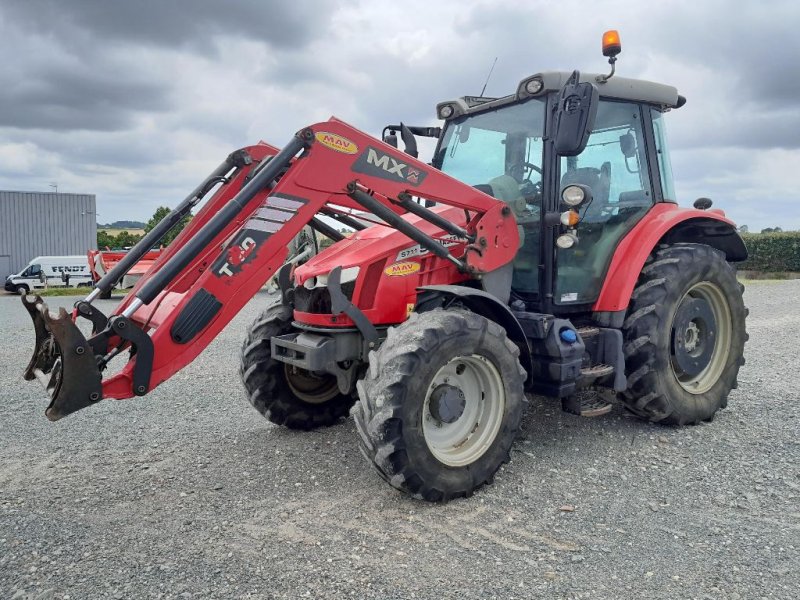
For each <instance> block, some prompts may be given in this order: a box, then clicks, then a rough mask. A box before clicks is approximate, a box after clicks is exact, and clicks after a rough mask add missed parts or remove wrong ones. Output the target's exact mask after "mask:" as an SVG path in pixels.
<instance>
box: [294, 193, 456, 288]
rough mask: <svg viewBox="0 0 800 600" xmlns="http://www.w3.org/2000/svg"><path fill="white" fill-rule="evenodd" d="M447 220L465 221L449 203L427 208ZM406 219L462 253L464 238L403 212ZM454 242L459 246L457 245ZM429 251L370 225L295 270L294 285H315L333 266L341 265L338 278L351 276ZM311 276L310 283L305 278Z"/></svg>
mask: <svg viewBox="0 0 800 600" xmlns="http://www.w3.org/2000/svg"><path fill="white" fill-rule="evenodd" d="M431 210H432V211H433V212H436V213H439V214H441V215H442V216H444V217H445V218H446V219H447V220H448V221H451V222H452V223H455V224H457V225H460V226H462V227H463V226H464V225H465V215H464V211H463V210H460V209H458V208H455V207H452V206H440V207H434V208H432V209H431ZM403 218H404V219H405V220H406V221H408V222H409V223H411V224H412V225H414V226H415V227H417V228H418V229H420V230H422V231H423V232H425V233H427V234H428V235H430V236H431V237H433V238H435V239H437V240H439V241H440V242H442V243H443V244H444V245H445V246H448V247H450V248H451V251H452V252H453V254H454V255H455V256H457V257H459V256H461V255H462V254H463V246H464V243H465V242H464V240H459V239H458V238H455V237H454V236H453V235H451V234H448V233H445V232H443V231H442V230H441V229H439V228H438V227H436V226H435V225H433V224H431V223H429V222H428V221H426V220H424V219H422V218H420V217H417V216H416V215H405V216H404V217H403ZM457 246H461V248H458V247H457ZM429 254H430V253H429V252H428V250H426V249H425V248H422V247H421V246H420V245H419V244H417V243H416V242H414V241H413V240H411V239H409V238H408V237H407V236H406V235H404V234H403V233H400V232H399V231H397V230H396V229H393V228H392V227H389V226H386V225H373V226H371V227H368V228H367V229H364V230H362V231H357V232H355V233H354V234H353V235H351V236H350V237H348V238H347V239H346V240H342V241H340V242H337V243H335V244H334V245H333V246H330V247H329V248H327V249H325V250H323V251H322V252H321V253H319V254H318V255H317V256H315V257H314V258H312V259H311V260H309V261H308V262H307V263H305V264H304V265H302V266H300V267H297V269H296V270H295V274H294V277H295V285H305V286H306V287H317V286H320V285H325V283H326V280H327V275H328V273H330V271H331V270H332V269H334V268H335V267H342V282H343V283H344V282H345V281H347V280H348V279H349V280H352V279H355V277H356V276H357V274H358V271H360V270H361V269H365V268H366V267H368V266H370V265H372V264H375V263H377V262H381V263H383V264H385V265H386V266H387V267H390V266H391V265H393V264H395V263H402V262H409V261H410V262H418V261H419V260H420V259H421V258H422V257H425V256H428V255H429ZM311 278H315V281H314V282H313V284H311V282H309V280H310V279H311Z"/></svg>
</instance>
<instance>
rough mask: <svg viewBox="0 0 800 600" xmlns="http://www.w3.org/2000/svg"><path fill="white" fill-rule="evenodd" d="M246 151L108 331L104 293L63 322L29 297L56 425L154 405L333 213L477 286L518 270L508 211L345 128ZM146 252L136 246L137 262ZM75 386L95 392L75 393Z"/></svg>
mask: <svg viewBox="0 0 800 600" xmlns="http://www.w3.org/2000/svg"><path fill="white" fill-rule="evenodd" d="M245 151H246V153H247V155H248V156H249V158H250V159H252V160H250V162H247V161H244V162H245V163H246V164H240V165H239V167H238V168H237V169H236V170H234V171H232V172H230V173H228V174H226V175H225V176H224V177H223V181H222V185H221V187H220V188H219V189H218V191H217V192H216V194H215V195H214V196H213V197H212V198H211V199H210V200H209V202H208V203H207V204H206V206H204V207H203V209H202V210H201V211H200V212H198V214H197V216H196V217H195V218H194V219H193V220H192V221H191V222H190V224H189V226H187V227H186V228H185V229H184V231H183V232H182V233H181V234H180V235H179V236H178V237H177V238H176V240H175V241H174V242H173V243H172V244H171V245H170V247H169V248H168V249H167V250H166V251H165V252H163V253H162V256H161V257H160V258H159V260H158V261H157V262H156V263H155V264H154V266H153V268H152V269H151V270H150V271H149V272H148V273H147V274H146V275H145V276H144V277H142V278H141V279H140V280H139V282H137V284H136V286H135V287H134V288H133V290H132V291H131V293H130V294H128V296H127V297H126V298H125V299H124V300H123V301H122V303H121V304H120V305H119V306H118V307H117V308H116V309H115V310H114V312H113V314H112V315H110V317H109V318H108V320H107V321H105V326H104V327H103V326H102V325H103V324H104V319H105V317H103V318H101V319H97V318H96V314H95V313H94V311H97V309H96V308H94V307H91V306H90V305H91V302H92V300H93V299H94V297H95V295H96V294H95V292H93V293H92V294H90V296H89V297H88V298H87V299H86V301H83V302H79V303H77V304H76V309H75V311H73V314H72V315H71V316H67V315H66V314H62V315H61V316H60V317H52V315H50V314H49V312H48V309H47V306H46V305H45V304H44V302H42V300H41V298H38V297H34V298H33V299H31V298H23V301H24V302H25V303H26V306H28V307H29V310H30V312H31V315H32V316H33V318H34V321H35V325H36V328H37V332H40V331H46V332H47V335H46V336H40V335H38V334H37V348H36V352H35V353H34V358H33V359H32V361H31V366H30V367H29V369H28V372H29V374H30V375H31V378H32V377H33V376H36V377H37V378H39V379H40V380H43V381H46V383H47V387H48V390H49V391H50V393H51V403H50V406H49V407H48V409H47V411H46V414H47V416H48V418H50V419H51V420H57V419H59V418H61V417H63V416H65V415H67V414H70V413H71V412H74V411H76V410H79V409H80V408H83V407H85V406H88V405H90V404H92V403H94V402H96V401H97V400H99V399H100V398H129V397H132V396H135V395H143V394H145V393H147V392H148V391H149V390H151V389H153V388H154V387H156V386H157V385H158V384H160V383H161V382H163V381H164V380H166V379H168V378H169V377H170V376H171V375H173V374H174V373H176V372H177V371H179V370H180V369H181V368H183V367H184V366H186V365H187V364H189V363H190V362H191V361H192V360H193V359H194V358H195V357H196V356H197V355H199V354H200V352H202V351H203V349H205V347H206V346H208V344H209V343H210V342H211V341H212V340H213V339H214V338H215V337H216V336H217V335H218V334H219V332H220V331H221V330H222V329H223V328H224V327H225V325H227V324H228V323H229V322H230V320H231V319H232V318H233V317H234V316H235V315H236V314H238V312H239V311H240V310H241V309H242V307H243V306H244V305H245V304H246V303H247V302H248V301H249V300H250V299H251V298H252V297H253V296H254V295H255V294H256V292H257V291H258V290H259V289H260V288H261V287H262V286H263V285H264V284H265V283H266V282H267V281H268V280H269V279H270V277H272V276H273V275H274V274H275V273H276V271H277V270H278V269H279V268H280V266H281V265H282V264H283V263H284V262H285V259H286V256H287V252H288V250H287V249H288V246H289V244H290V242H291V240H292V238H294V237H295V236H296V235H297V234H298V233H299V232H300V230H301V229H302V228H303V227H304V226H305V225H307V224H309V223H310V224H311V225H312V227H313V226H314V222H315V220H316V219H317V217H318V215H320V214H325V212H326V211H328V212H329V211H330V210H331V209H332V208H333V209H335V210H337V211H347V210H348V209H355V210H358V211H360V212H371V213H373V214H374V215H376V216H377V217H379V218H380V219H382V220H383V221H384V222H386V223H388V224H389V225H391V226H395V227H396V228H397V229H398V230H400V231H402V232H403V233H405V234H406V235H408V236H409V237H411V238H412V239H415V240H417V241H418V242H420V243H424V244H431V246H430V247H431V251H433V252H437V253H446V254H447V256H446V257H447V258H448V259H450V260H452V261H453V262H454V263H456V264H457V265H458V266H459V268H460V269H461V270H462V271H463V272H465V273H468V274H470V275H471V276H473V277H481V276H482V274H483V273H487V272H490V271H492V270H494V269H497V268H499V267H500V266H503V265H505V264H507V263H508V262H510V261H511V260H512V259H513V257H514V255H515V254H516V251H517V248H518V246H519V237H518V232H517V226H516V222H515V220H514V217H513V215H512V213H511V211H510V210H509V209H508V207H506V206H505V204H503V203H502V202H499V201H497V200H495V199H494V198H492V197H490V196H488V195H486V194H483V193H482V192H480V191H478V190H476V189H474V188H472V187H470V186H468V185H465V184H463V183H461V182H459V181H457V180H455V179H452V178H450V177H448V176H447V175H444V174H443V173H441V172H439V171H437V170H435V169H433V168H432V167H430V166H428V165H426V164H424V163H422V162H420V161H418V160H416V159H413V158H411V157H410V156H407V155H404V154H402V153H400V152H399V151H398V150H397V149H396V148H393V147H392V146H389V145H387V144H384V143H383V142H380V141H379V140H376V139H374V138H372V137H370V136H368V135H366V134H364V133H362V132H360V131H358V130H356V129H355V128H353V127H351V126H349V125H347V124H346V123H343V122H342V121H339V120H336V119H331V120H330V121H327V122H323V123H318V124H316V125H313V126H311V127H309V128H306V129H304V130H302V131H301V132H299V133H298V134H296V135H295V136H294V137H293V138H292V140H291V141H290V143H289V144H288V145H287V146H286V147H285V148H283V149H282V150H280V151H278V150H277V149H275V148H272V147H270V146H268V145H266V144H259V145H256V146H251V147H249V148H247V149H245ZM412 197H420V198H425V199H427V200H432V201H435V202H437V203H443V204H448V205H451V206H456V207H459V208H462V209H463V210H465V211H467V215H468V221H467V224H466V226H465V227H463V228H462V227H461V226H459V225H456V224H452V223H448V222H443V221H442V220H441V218H440V217H437V215H435V213H433V214H431V212H430V211H427V210H426V209H424V208H422V206H421V205H419V204H416V203H414V202H413V201H412ZM408 212H414V213H416V214H422V215H423V216H427V218H429V219H431V222H433V223H435V224H436V225H437V226H439V227H441V228H442V229H443V230H445V231H448V232H450V233H456V234H458V235H460V236H461V237H463V238H465V240H466V241H467V247H466V248H467V249H466V251H465V253H464V255H463V256H461V257H454V256H450V255H449V251H448V250H447V249H446V248H444V246H441V245H440V244H438V242H436V241H435V240H432V239H431V238H429V237H428V236H427V235H425V234H422V233H421V232H419V230H416V229H415V228H414V227H412V226H410V225H409V224H408V223H407V222H406V221H405V220H403V219H402V218H400V217H401V216H402V215H404V214H406V213H408ZM437 218H438V219H439V221H436V219H437ZM418 236H422V237H418ZM147 242H148V244H150V243H152V240H147ZM439 246H441V247H439ZM140 251H141V249H140V248H138V246H137V248H134V250H132V251H131V252H133V253H134V255H135V254H136V253H137V252H140ZM123 274H124V273H123ZM109 275H111V274H109ZM119 275H120V274H119V273H116V276H119ZM87 311H89V312H92V313H93V314H94V315H95V316H94V317H93V318H92V322H93V323H94V324H95V327H94V331H93V335H92V336H91V337H90V338H89V339H88V340H85V338H83V336H82V334H80V331H79V330H78V329H77V327H76V326H75V324H74V321H75V320H77V319H78V318H79V317H80V316H86V313H87ZM37 315H38V317H37ZM54 322H55V324H54ZM76 333H77V335H79V336H81V337H80V338H77V337H76ZM40 338H43V339H40ZM84 342H85V343H84ZM78 346H80V347H82V348H84V350H83V351H81V355H83V353H84V352H85V351H86V350H87V349H90V350H91V352H92V353H93V355H94V361H87V360H85V359H84V360H82V361H81V362H80V363H78V361H76V360H73V359H72V356H71V355H69V353H70V352H74V351H75V348H77V347H78ZM128 350H130V353H129V360H128V362H127V363H126V364H125V366H124V367H123V368H122V370H121V371H119V373H117V374H115V375H112V376H110V377H107V378H105V379H102V377H101V374H102V372H103V370H104V369H105V367H106V365H107V364H108V362H109V361H110V360H111V359H113V358H114V357H116V356H117V355H119V354H121V353H122V352H123V351H128ZM78 364H80V366H75V365H78ZM68 366H69V367H71V368H72V369H73V370H72V371H71V370H70V369H68V368H67V367H68ZM75 369H78V371H75ZM75 381H83V382H90V384H91V385H84V386H82V387H81V386H75V385H74V384H73V383H74V382H75ZM91 382H99V383H94V384H92V383H91ZM92 386H94V387H92ZM74 390H77V391H74ZM62 392H63V393H62ZM76 394H77V395H78V396H79V397H78V396H76Z"/></svg>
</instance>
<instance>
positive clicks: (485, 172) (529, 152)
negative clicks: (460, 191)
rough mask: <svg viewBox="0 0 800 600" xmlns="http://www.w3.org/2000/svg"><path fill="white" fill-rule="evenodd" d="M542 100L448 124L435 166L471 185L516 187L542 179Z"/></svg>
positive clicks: (481, 113) (505, 107)
mask: <svg viewBox="0 0 800 600" xmlns="http://www.w3.org/2000/svg"><path fill="white" fill-rule="evenodd" d="M544 114H545V111H544V101H543V100H541V99H532V100H528V101H527V102H524V103H522V104H514V105H511V106H503V107H500V108H497V109H495V110H489V111H485V112H480V113H477V114H473V115H465V116H463V117H460V118H458V119H453V120H452V121H450V122H449V123H448V124H447V128H446V129H445V132H444V137H443V139H442V145H441V147H440V149H439V154H438V156H437V161H436V163H437V164H438V166H439V168H440V169H441V170H442V171H443V172H445V173H447V174H448V175H450V176H451V177H455V178H456V179H459V180H460V181H463V182H464V183H468V184H470V185H491V182H492V180H493V179H496V178H498V177H502V176H509V177H512V178H513V179H514V180H515V181H516V182H517V183H518V184H523V183H524V182H526V181H530V182H532V183H535V182H536V181H539V180H541V177H540V171H541V164H542V132H543V130H544Z"/></svg>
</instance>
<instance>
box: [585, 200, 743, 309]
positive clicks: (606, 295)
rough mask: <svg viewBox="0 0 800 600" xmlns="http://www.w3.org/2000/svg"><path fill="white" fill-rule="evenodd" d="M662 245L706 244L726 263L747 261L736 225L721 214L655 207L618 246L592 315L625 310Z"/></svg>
mask: <svg viewBox="0 0 800 600" xmlns="http://www.w3.org/2000/svg"><path fill="white" fill-rule="evenodd" d="M662 243H668V244H674V243H692V244H706V245H708V246H711V247H712V248H717V249H718V250H721V251H722V252H724V253H725V256H726V257H727V260H728V261H731V262H738V261H742V260H745V259H746V258H747V249H746V248H745V245H744V242H743V241H742V238H741V237H740V236H739V234H738V233H737V232H736V225H735V224H734V223H733V221H731V220H730V219H728V218H727V217H726V216H725V213H724V212H723V211H722V210H719V209H715V210H707V211H706V210H696V209H692V208H680V207H679V206H677V205H675V204H670V203H666V202H662V203H659V204H656V205H655V206H654V207H653V208H652V209H650V211H649V212H648V213H647V214H646V215H645V217H644V218H643V219H642V220H641V221H639V223H637V224H636V226H635V227H634V228H633V229H631V231H630V232H629V233H628V234H627V235H626V236H625V237H624V238H623V239H622V241H621V242H620V243H619V245H618V246H617V249H616V251H615V252H614V256H613V258H612V259H611V264H610V265H609V266H608V271H607V272H606V279H605V282H604V284H603V288H602V289H601V290H600V295H599V296H598V298H597V301H596V302H595V304H594V307H593V310H594V311H595V312H615V311H620V310H625V309H626V308H627V307H628V303H629V302H630V299H631V294H632V293H633V289H634V287H635V286H636V281H637V280H638V279H639V274H640V273H641V272H642V268H643V267H644V263H645V261H646V260H647V257H648V256H650V254H651V253H652V252H653V249H654V248H655V247H656V246H657V245H658V244H662Z"/></svg>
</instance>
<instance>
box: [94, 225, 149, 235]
mask: <svg viewBox="0 0 800 600" xmlns="http://www.w3.org/2000/svg"><path fill="white" fill-rule="evenodd" d="M97 231H98V232H100V231H105V232H106V233H107V234H108V235H119V234H120V233H121V232H123V231H127V232H128V233H130V234H131V235H144V229H136V228H131V229H116V228H111V227H100V228H98V229H97Z"/></svg>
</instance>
